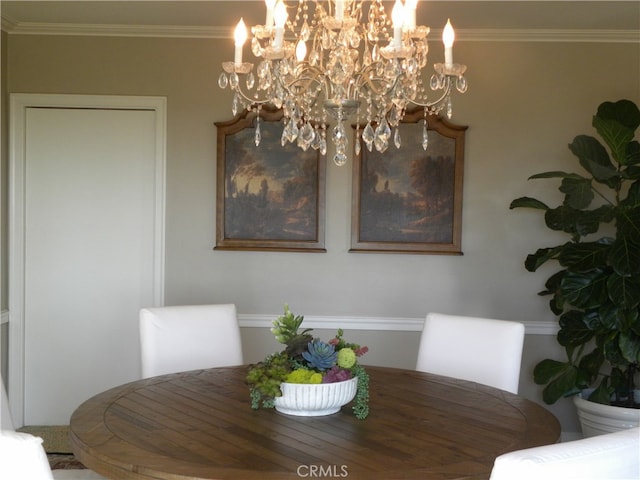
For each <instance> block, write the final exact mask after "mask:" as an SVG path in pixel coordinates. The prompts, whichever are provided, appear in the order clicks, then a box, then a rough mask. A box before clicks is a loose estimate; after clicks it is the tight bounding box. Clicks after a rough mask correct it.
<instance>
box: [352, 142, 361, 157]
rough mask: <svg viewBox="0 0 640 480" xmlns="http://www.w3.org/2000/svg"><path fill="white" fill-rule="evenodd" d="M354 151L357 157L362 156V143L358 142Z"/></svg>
mask: <svg viewBox="0 0 640 480" xmlns="http://www.w3.org/2000/svg"><path fill="white" fill-rule="evenodd" d="M354 150H355V154H356V155H360V151H361V150H362V144H361V143H360V141H356V145H355V148H354Z"/></svg>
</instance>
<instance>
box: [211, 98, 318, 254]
mask: <svg viewBox="0 0 640 480" xmlns="http://www.w3.org/2000/svg"><path fill="white" fill-rule="evenodd" d="M282 118H283V114H282V111H281V110H275V109H267V108H265V107H263V108H262V109H261V110H260V120H259V121H257V114H256V112H249V111H246V110H245V111H243V112H242V113H240V114H238V115H236V117H234V118H233V119H232V120H230V121H227V122H216V123H215V125H216V127H217V142H218V144H217V179H216V186H217V192H216V245H215V247H214V249H216V250H258V251H283V252H298V251H299V252H325V251H326V250H325V248H324V212H325V169H326V167H325V165H326V158H325V157H324V156H322V155H320V153H319V152H318V151H317V150H313V149H311V148H310V149H309V150H307V151H306V152H305V151H303V150H302V149H300V148H299V147H297V146H296V145H292V144H291V143H287V144H286V145H285V146H284V147H283V146H282V145H281V143H280V139H281V135H282V128H283V123H282V121H281V120H282ZM258 126H259V132H260V136H261V141H260V144H259V145H258V146H256V144H255V142H256V141H255V135H256V129H257V128H258Z"/></svg>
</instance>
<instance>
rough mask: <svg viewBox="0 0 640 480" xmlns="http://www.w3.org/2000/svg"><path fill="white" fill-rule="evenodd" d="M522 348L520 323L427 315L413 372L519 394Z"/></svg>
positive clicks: (522, 329)
mask: <svg viewBox="0 0 640 480" xmlns="http://www.w3.org/2000/svg"><path fill="white" fill-rule="evenodd" d="M523 344H524V325H523V324H522V323H519V322H512V321H507V320H494V319H489V318H478V317H462V316H457V315H445V314H441V313H429V314H428V315H427V318H426V320H425V324H424V329H423V330H422V337H421V339H420V348H419V351H418V361H417V363H416V370H419V371H422V372H429V373H435V374H438V375H446V376H448V377H454V378H460V379H462V380H471V381H473V382H478V383H482V384H484V385H489V386H491V387H496V388H499V389H501V390H506V391H508V392H511V393H518V383H519V380H520V364H521V361H522V347H523Z"/></svg>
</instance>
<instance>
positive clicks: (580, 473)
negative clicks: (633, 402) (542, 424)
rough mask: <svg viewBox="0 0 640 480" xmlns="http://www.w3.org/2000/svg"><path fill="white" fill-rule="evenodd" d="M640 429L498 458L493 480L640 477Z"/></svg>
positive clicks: (626, 479) (620, 479)
mask: <svg viewBox="0 0 640 480" xmlns="http://www.w3.org/2000/svg"><path fill="white" fill-rule="evenodd" d="M639 478H640V428H638V427H636V428H631V429H628V430H622V431H620V432H615V433H607V434H604V435H597V436H595V437H589V438H584V439H582V440H575V441H573V442H565V443H556V444H554V445H544V446H542V447H534V448H527V449H524V450H517V451H515V452H509V453H505V454H504V455H500V456H499V457H497V458H496V460H495V463H494V465H493V470H492V471H491V479H490V480H514V479H517V480H540V479H543V480H638V479H639Z"/></svg>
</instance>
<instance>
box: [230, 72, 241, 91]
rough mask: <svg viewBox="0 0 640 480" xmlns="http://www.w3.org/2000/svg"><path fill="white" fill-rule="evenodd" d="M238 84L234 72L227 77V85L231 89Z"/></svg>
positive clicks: (236, 75)
mask: <svg viewBox="0 0 640 480" xmlns="http://www.w3.org/2000/svg"><path fill="white" fill-rule="evenodd" d="M238 82H239V80H238V74H237V73H236V72H233V73H232V74H231V75H229V85H231V88H237V87H238Z"/></svg>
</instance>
